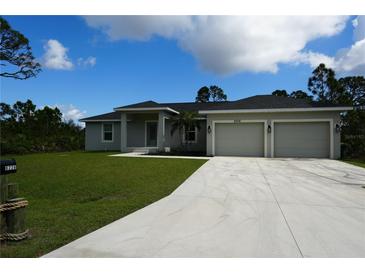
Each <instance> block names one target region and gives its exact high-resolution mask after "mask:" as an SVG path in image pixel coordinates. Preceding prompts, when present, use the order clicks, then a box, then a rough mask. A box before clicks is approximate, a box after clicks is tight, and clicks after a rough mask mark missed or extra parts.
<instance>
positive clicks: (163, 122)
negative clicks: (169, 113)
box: [162, 116, 169, 140]
mask: <svg viewBox="0 0 365 274" xmlns="http://www.w3.org/2000/svg"><path fill="white" fill-rule="evenodd" d="M166 119H169V118H168V117H165V116H164V117H162V137H163V138H164V140H165V133H166V130H165V123H166V121H165V120H166Z"/></svg>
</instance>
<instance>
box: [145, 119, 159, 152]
mask: <svg viewBox="0 0 365 274" xmlns="http://www.w3.org/2000/svg"><path fill="white" fill-rule="evenodd" d="M152 122H153V123H156V124H157V127H158V120H145V121H144V147H148V146H147V123H152ZM157 130H158V129H157ZM156 137H157V138H158V136H156ZM156 142H157V139H156Z"/></svg>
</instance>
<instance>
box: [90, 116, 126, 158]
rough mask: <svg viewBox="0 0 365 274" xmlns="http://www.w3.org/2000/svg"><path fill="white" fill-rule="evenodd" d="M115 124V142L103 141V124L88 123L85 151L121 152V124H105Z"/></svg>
mask: <svg viewBox="0 0 365 274" xmlns="http://www.w3.org/2000/svg"><path fill="white" fill-rule="evenodd" d="M105 123H112V124H113V141H112V142H103V141H102V124H103V123H101V122H86V125H85V150H87V151H99V150H100V151H108V150H120V133H121V131H120V122H105Z"/></svg>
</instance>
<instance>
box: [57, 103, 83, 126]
mask: <svg viewBox="0 0 365 274" xmlns="http://www.w3.org/2000/svg"><path fill="white" fill-rule="evenodd" d="M55 107H57V108H58V109H59V110H60V111H61V112H62V118H63V119H65V120H66V121H68V120H73V121H74V122H75V123H77V124H78V123H79V122H78V120H79V119H81V118H83V117H85V114H86V111H81V110H80V109H78V108H77V107H75V106H74V105H72V104H69V105H55Z"/></svg>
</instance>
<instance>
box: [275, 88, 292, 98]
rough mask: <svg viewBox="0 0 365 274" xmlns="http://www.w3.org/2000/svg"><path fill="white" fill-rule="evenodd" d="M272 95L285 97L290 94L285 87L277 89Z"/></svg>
mask: <svg viewBox="0 0 365 274" xmlns="http://www.w3.org/2000/svg"><path fill="white" fill-rule="evenodd" d="M272 95H275V96H283V97H288V96H289V95H288V93H287V92H286V90H285V89H277V90H275V91H273V92H272Z"/></svg>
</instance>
